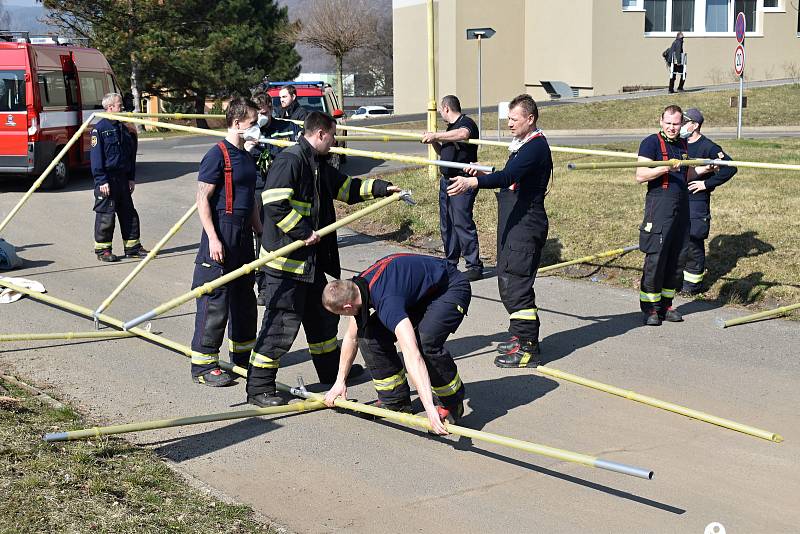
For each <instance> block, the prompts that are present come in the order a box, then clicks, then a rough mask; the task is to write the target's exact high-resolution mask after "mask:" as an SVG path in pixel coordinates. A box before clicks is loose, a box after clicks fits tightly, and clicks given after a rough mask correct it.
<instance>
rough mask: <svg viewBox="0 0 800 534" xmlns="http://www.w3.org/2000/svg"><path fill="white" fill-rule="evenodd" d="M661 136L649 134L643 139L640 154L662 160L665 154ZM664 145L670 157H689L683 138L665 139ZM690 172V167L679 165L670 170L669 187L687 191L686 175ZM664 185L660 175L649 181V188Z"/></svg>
mask: <svg viewBox="0 0 800 534" xmlns="http://www.w3.org/2000/svg"><path fill="white" fill-rule="evenodd" d="M659 137H661V134H660V133H657V134H652V135H648V136H647V137H645V138H644V139H642V142H641V144H640V145H639V155H640V156H643V157H645V158H648V159H651V160H653V161H661V160H663V159H664V156H663V154H662V151H661V142H660V141H659V140H658V139H659ZM664 147H665V148H666V149H667V156H668V157H669V159H687V158H688V155H687V145H686V141H685V140H683V139H676V140H675V141H673V142H669V141H667V140H666V139H665V140H664ZM688 172H689V167H679V168H677V169H672V170H670V171H669V189H670V190H675V191H686V186H687V183H686V177H687V173H688ZM661 186H662V177H661V176H659V177H658V178H656V179H655V180H650V181H649V182H647V190H648V191H650V190H651V189H656V188H660V187H661Z"/></svg>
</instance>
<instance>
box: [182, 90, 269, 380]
mask: <svg viewBox="0 0 800 534" xmlns="http://www.w3.org/2000/svg"><path fill="white" fill-rule="evenodd" d="M225 122H226V125H227V127H228V134H227V135H226V136H225V139H224V140H223V141H220V142H219V143H218V144H217V145H215V146H214V147H212V148H211V149H210V150H209V151H208V152H206V155H205V156H203V159H202V160H201V161H200V169H199V171H198V174H197V180H198V189H197V212H198V214H199V215H200V221H201V223H202V225H203V233H202V235H201V236H200V248H199V250H198V251H197V257H196V259H195V266H194V267H195V268H194V278H193V279H192V288H193V289H194V288H196V287H198V286H201V285H203V284H205V283H206V282H210V281H212V280H214V279H216V278H219V277H220V276H222V275H223V274H226V273H229V272H231V271H233V270H235V269H238V268H239V267H241V266H242V265H244V264H245V263H249V262H251V261H253V259H254V251H253V231H254V230H255V232H256V233H259V234H260V233H261V219H260V218H259V206H257V205H256V203H255V202H254V200H255V199H254V196H255V187H256V162H255V160H254V159H253V157H252V156H251V155H250V154H249V153H248V152H247V150H246V148H249V147H248V146H246V144H245V141H244V138H245V136H247V137H252V138H256V139H257V138H258V136H259V128H258V119H257V108H256V105H255V104H254V103H253V102H252V101H251V100H248V99H244V98H234V99H232V100H231V102H230V104H228V109H227V110H226V112H225ZM254 283H255V278H254V276H253V274H246V275H244V276H242V277H240V278H237V279H236V280H232V281H230V282H228V283H227V284H225V285H223V286H221V287H218V288H217V289H214V290H213V291H211V293H209V294H207V295H203V296H201V297H200V298H198V299H197V314H196V316H195V325H194V336H193V337H192V379H193V380H194V381H195V382H197V383H200V384H205V385H207V386H215V387H219V386H227V385H230V384H231V383H233V379H232V378H231V376H230V375H229V374H228V373H225V372H223V371H222V370H221V369H220V367H219V349H220V346H221V345H222V340H223V338H224V336H225V325H226V324H227V326H228V341H229V345H228V354H229V356H230V360H231V362H232V363H233V364H235V365H239V366H241V367H247V364H248V361H249V359H250V351H251V350H252V348H253V344H254V343H255V338H256V323H257V321H258V311H257V309H256V297H255V293H254V292H253V284H254Z"/></svg>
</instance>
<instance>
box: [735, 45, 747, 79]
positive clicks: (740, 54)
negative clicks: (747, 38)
mask: <svg viewBox="0 0 800 534" xmlns="http://www.w3.org/2000/svg"><path fill="white" fill-rule="evenodd" d="M733 69H734V70H735V71H736V75H737V76H741V75H742V73H743V72H744V47H743V46H742V45H739V46H737V47H736V52H735V53H734V55H733Z"/></svg>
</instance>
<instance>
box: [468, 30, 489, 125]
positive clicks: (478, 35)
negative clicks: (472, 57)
mask: <svg viewBox="0 0 800 534" xmlns="http://www.w3.org/2000/svg"><path fill="white" fill-rule="evenodd" d="M495 33H496V32H495V31H494V29H492V28H467V40H472V39H476V40H477V41H478V137H481V136H482V132H483V116H482V115H483V114H482V110H481V105H482V103H483V84H482V83H481V82H482V80H481V77H482V72H481V67H482V64H483V61H482V59H483V58H482V51H481V41H483V40H484V39H490V38H491V37H492V36H493V35H494V34H495Z"/></svg>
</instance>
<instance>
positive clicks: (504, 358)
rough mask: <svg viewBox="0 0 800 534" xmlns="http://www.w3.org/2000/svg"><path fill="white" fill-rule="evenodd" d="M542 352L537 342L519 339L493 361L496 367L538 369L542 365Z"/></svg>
mask: <svg viewBox="0 0 800 534" xmlns="http://www.w3.org/2000/svg"><path fill="white" fill-rule="evenodd" d="M541 353H542V351H541V349H540V348H539V342H538V341H533V340H532V339H520V340H519V341H518V343H517V344H516V345H514V346H512V347H511V348H510V349H509V350H507V351H506V352H503V353H501V354H500V356H498V357H497V358H495V359H494V364H495V365H496V366H497V367H539V366H540V365H541V364H542V361H541V358H539V355H541Z"/></svg>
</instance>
